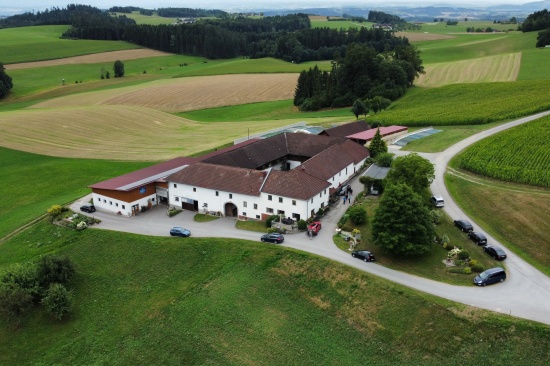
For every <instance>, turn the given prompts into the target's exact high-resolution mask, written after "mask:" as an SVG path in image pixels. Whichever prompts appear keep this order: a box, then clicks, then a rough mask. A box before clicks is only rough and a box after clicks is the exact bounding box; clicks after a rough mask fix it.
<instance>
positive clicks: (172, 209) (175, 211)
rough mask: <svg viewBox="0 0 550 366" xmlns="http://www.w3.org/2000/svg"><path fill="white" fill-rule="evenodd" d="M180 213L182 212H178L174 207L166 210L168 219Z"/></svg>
mask: <svg viewBox="0 0 550 366" xmlns="http://www.w3.org/2000/svg"><path fill="white" fill-rule="evenodd" d="M180 212H182V210H178V209H177V208H175V207H170V208H169V209H168V217H174V216H176V215H177V214H179V213H180Z"/></svg>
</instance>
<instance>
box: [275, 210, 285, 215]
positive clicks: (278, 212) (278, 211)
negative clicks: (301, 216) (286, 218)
mask: <svg viewBox="0 0 550 366" xmlns="http://www.w3.org/2000/svg"><path fill="white" fill-rule="evenodd" d="M284 214H285V212H284V211H283V210H277V215H284Z"/></svg>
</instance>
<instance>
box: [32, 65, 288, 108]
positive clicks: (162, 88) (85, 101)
mask: <svg viewBox="0 0 550 366" xmlns="http://www.w3.org/2000/svg"><path fill="white" fill-rule="evenodd" d="M297 81H298V74H246V75H217V76H198V77H186V78H177V79H168V80H157V81H153V82H151V83H147V84H140V85H136V86H130V87H124V88H119V89H112V90H106V91H99V92H90V93H83V94H77V95H70V96H65V97H60V98H56V99H52V100H49V101H46V102H43V103H39V104H36V105H34V106H33V108H61V107H81V106H91V105H105V104H107V105H127V106H140V107H147V108H152V109H157V110H161V111H164V112H171V113H172V112H184V111H191V110H197V109H206V108H212V107H223V106H231V105H239V104H248V103H256V102H266V101H273V100H286V99H292V98H293V97H294V90H295V88H296V83H297Z"/></svg>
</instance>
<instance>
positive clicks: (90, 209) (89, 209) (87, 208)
mask: <svg viewBox="0 0 550 366" xmlns="http://www.w3.org/2000/svg"><path fill="white" fill-rule="evenodd" d="M80 211H82V212H89V213H92V212H95V206H94V205H82V206H80Z"/></svg>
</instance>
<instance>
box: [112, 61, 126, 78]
mask: <svg viewBox="0 0 550 366" xmlns="http://www.w3.org/2000/svg"><path fill="white" fill-rule="evenodd" d="M113 71H114V74H115V78H121V77H123V76H124V64H123V63H122V61H120V60H116V61H115V64H114V65H113Z"/></svg>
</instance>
